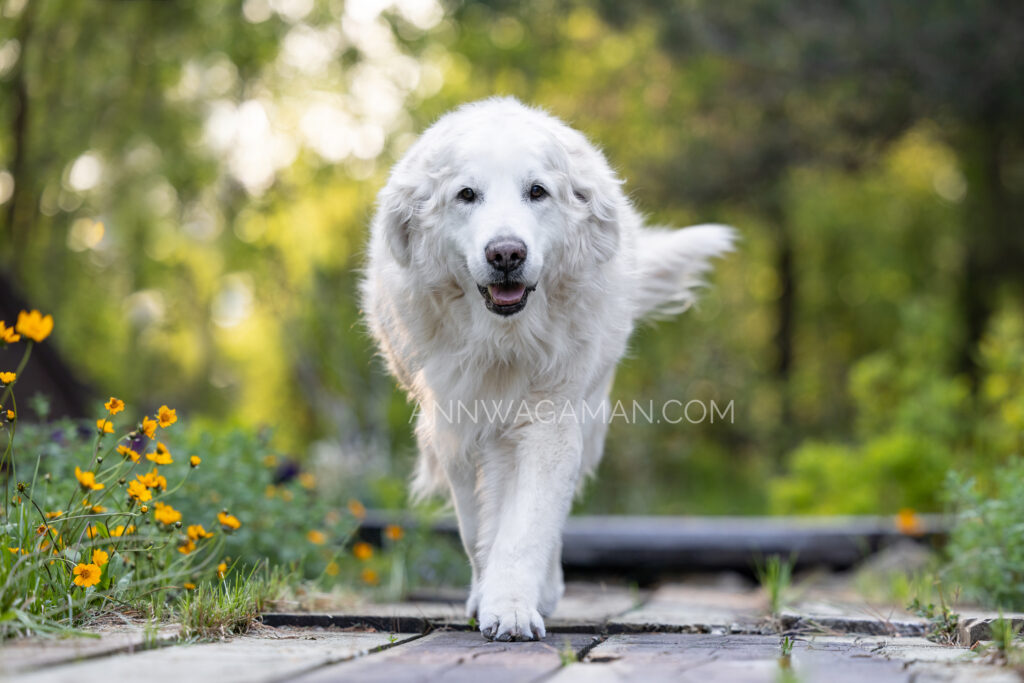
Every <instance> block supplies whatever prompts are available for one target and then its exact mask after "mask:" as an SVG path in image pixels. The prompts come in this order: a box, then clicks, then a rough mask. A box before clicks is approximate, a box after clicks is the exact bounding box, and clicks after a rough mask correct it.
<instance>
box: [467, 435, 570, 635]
mask: <svg viewBox="0 0 1024 683" xmlns="http://www.w3.org/2000/svg"><path fill="white" fill-rule="evenodd" d="M581 450H582V437H581V434H580V429H579V425H578V424H576V423H575V422H572V423H538V422H534V423H530V424H527V425H523V426H521V427H520V428H519V434H518V442H517V444H516V448H515V462H514V470H513V471H512V472H511V473H510V476H509V480H508V481H507V482H506V487H505V492H504V496H503V500H502V502H501V508H500V510H498V511H497V513H498V514H497V519H496V533H495V534H494V540H493V543H492V545H491V548H490V552H489V553H488V555H487V558H486V563H485V565H484V572H483V575H482V577H481V579H482V580H481V584H480V586H481V598H480V610H479V611H480V630H481V632H482V633H483V634H484V637H486V638H489V639H496V640H534V639H539V638H543V637H544V635H545V630H544V620H543V619H542V618H541V615H540V612H539V609H538V608H539V607H540V606H541V599H542V597H547V598H549V600H547V601H545V602H548V603H549V602H550V598H551V595H550V594H548V595H546V596H545V595H544V592H545V588H546V586H545V584H546V583H547V582H548V581H549V580H550V579H551V578H552V577H551V573H552V569H551V568H552V562H556V561H558V560H557V559H556V553H558V550H559V548H560V546H561V543H560V541H561V534H562V527H563V525H564V524H565V519H566V517H567V516H568V514H569V506H570V504H571V503H572V497H573V493H574V491H575V489H576V481H577V479H578V477H579V472H580V462H581ZM544 606H545V607H550V605H549V604H545V605H544Z"/></svg>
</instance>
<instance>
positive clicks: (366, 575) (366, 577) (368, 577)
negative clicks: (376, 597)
mask: <svg viewBox="0 0 1024 683" xmlns="http://www.w3.org/2000/svg"><path fill="white" fill-rule="evenodd" d="M360 576H361V577H362V579H363V583H365V584H368V585H370V586H376V585H377V583H379V582H380V577H379V576H377V572H375V571H373V570H372V569H364V570H363V571H362V573H361V574H360Z"/></svg>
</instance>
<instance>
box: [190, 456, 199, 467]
mask: <svg viewBox="0 0 1024 683" xmlns="http://www.w3.org/2000/svg"><path fill="white" fill-rule="evenodd" d="M201 462H202V460H201V459H200V458H199V456H198V455H193V456H191V457H189V459H188V464H189V465H191V466H192V467H199V463H201Z"/></svg>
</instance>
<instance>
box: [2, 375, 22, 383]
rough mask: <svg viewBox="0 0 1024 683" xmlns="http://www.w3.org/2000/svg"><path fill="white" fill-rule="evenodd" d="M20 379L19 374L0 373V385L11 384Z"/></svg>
mask: <svg viewBox="0 0 1024 683" xmlns="http://www.w3.org/2000/svg"><path fill="white" fill-rule="evenodd" d="M16 379H18V374H17V373H14V372H0V384H11V383H12V382H14V380H16Z"/></svg>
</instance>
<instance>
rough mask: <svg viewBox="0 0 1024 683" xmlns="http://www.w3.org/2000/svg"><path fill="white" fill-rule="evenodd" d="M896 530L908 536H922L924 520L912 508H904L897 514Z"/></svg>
mask: <svg viewBox="0 0 1024 683" xmlns="http://www.w3.org/2000/svg"><path fill="white" fill-rule="evenodd" d="M896 530H897V531H899V532H900V533H901V534H904V535H906V536H920V535H921V534H923V533H924V522H923V521H922V520H921V518H920V517H919V516H918V514H917V513H916V512H914V511H913V510H912V509H911V508H903V509H902V510H900V511H899V514H897V515H896Z"/></svg>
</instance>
